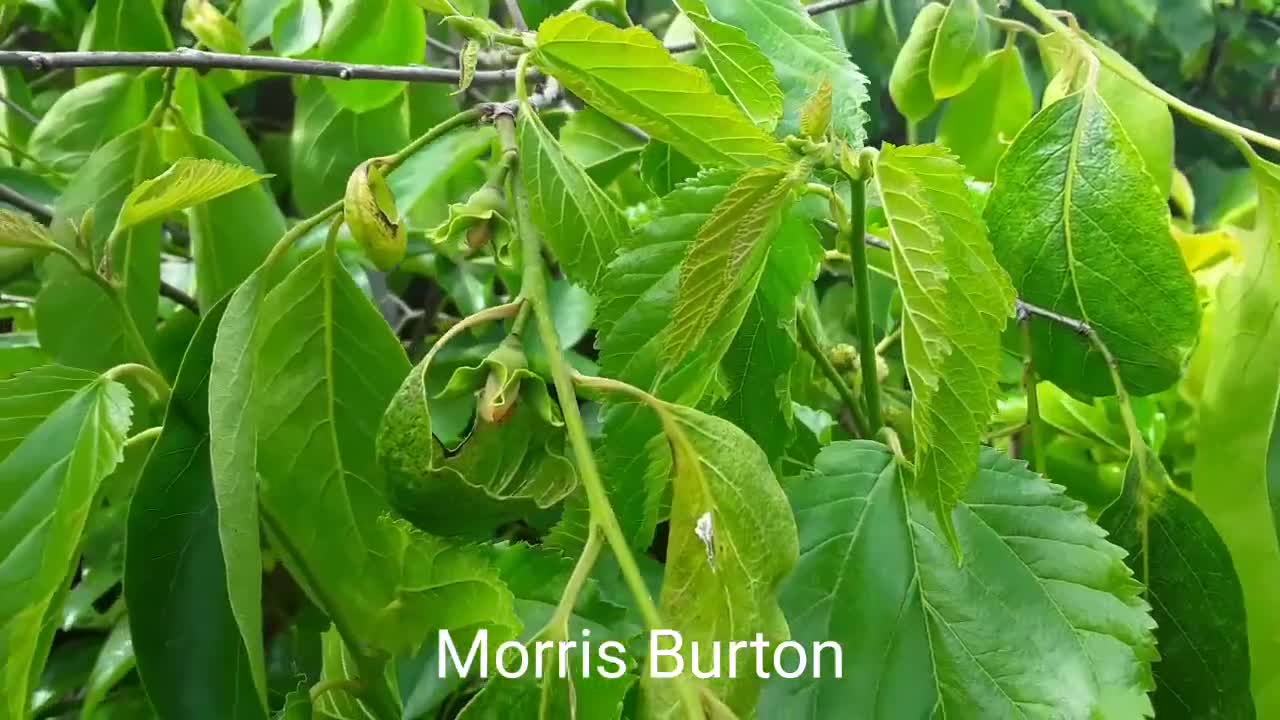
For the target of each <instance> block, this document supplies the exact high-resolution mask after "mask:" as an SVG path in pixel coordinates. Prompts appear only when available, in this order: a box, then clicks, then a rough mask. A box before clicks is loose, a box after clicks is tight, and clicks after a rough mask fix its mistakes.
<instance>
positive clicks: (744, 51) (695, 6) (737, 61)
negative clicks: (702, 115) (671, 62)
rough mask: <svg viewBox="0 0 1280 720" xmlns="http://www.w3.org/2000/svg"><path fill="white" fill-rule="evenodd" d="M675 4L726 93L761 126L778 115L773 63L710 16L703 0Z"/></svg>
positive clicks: (779, 95) (771, 122)
mask: <svg viewBox="0 0 1280 720" xmlns="http://www.w3.org/2000/svg"><path fill="white" fill-rule="evenodd" d="M676 7H678V8H680V10H681V11H682V12H683V13H684V14H685V16H686V17H688V18H689V20H690V21H691V22H692V23H693V28H694V33H695V35H696V37H697V39H698V45H699V47H701V48H702V51H703V52H704V53H706V57H707V62H709V63H710V64H711V69H712V70H713V71H714V72H715V74H716V76H717V77H719V78H720V81H721V82H722V83H723V84H724V87H725V89H726V90H727V91H728V94H729V97H731V98H733V100H734V102H736V103H737V104H738V107H739V108H740V109H741V110H742V111H743V112H744V113H746V114H747V117H749V118H751V120H752V121H753V122H755V124H756V125H759V126H760V127H762V128H764V129H765V130H773V128H774V127H775V126H776V125H777V124H778V119H779V118H781V117H782V88H780V87H779V86H778V79H777V78H776V77H774V75H773V67H772V66H771V65H770V64H769V59H768V58H767V57H765V55H764V53H762V52H760V48H758V47H756V46H755V45H754V44H753V43H752V42H751V40H750V39H748V38H747V34H746V33H744V32H743V31H742V30H740V29H739V28H736V27H734V26H732V25H726V24H724V23H722V22H719V21H717V20H716V19H714V18H712V17H711V11H710V10H709V9H708V8H707V4H706V2H705V1H704V0H676Z"/></svg>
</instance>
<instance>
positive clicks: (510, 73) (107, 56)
mask: <svg viewBox="0 0 1280 720" xmlns="http://www.w3.org/2000/svg"><path fill="white" fill-rule="evenodd" d="M4 66H19V67H28V68H31V69H32V70H35V71H37V72H41V71H45V70H54V69H58V68H75V67H112V68H121V67H183V68H195V69H197V70H212V69H215V68H222V69H230V70H251V71H254V72H263V73H281V74H285V75H316V76H320V77H332V78H338V79H340V80H396V81H400V82H437V83H456V82H458V77H459V75H458V71H457V70H450V69H448V68H437V67H428V66H426V65H363V64H358V63H340V62H326V61H322V60H299V59H295V58H280V57H267V56H263V55H235V54H231V53H215V52H205V51H203V50H192V49H190V48H179V49H178V50H174V51H172V52H50V53H41V52H29V51H25V50H13V51H5V52H0V67H4ZM514 77H515V71H514V70H512V69H502V70H480V71H477V72H476V74H475V77H474V78H473V79H472V82H473V83H475V84H477V85H483V84H494V83H504V82H509V81H511V80H512V79H513V78H514Z"/></svg>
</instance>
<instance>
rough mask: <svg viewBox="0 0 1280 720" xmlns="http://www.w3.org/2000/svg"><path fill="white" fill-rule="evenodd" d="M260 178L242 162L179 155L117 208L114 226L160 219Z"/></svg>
mask: <svg viewBox="0 0 1280 720" xmlns="http://www.w3.org/2000/svg"><path fill="white" fill-rule="evenodd" d="M262 179H263V176H262V175H259V174H258V173H256V172H254V171H253V169H251V168H247V167H245V166H243V165H237V164H235V163H231V162H224V161H221V160H205V159H194V158H181V159H179V160H178V161H177V162H175V163H174V164H173V165H171V166H170V167H169V169H168V170H165V171H164V172H163V173H162V174H160V175H158V176H156V177H154V178H151V179H150V180H147V181H145V182H143V183H142V184H140V185H138V186H137V187H135V188H134V189H133V191H132V192H130V193H129V195H128V197H126V198H125V199H124V205H123V206H121V208H120V217H119V219H117V220H116V226H117V228H120V229H125V228H130V227H133V226H135V225H141V224H143V223H145V222H149V221H151V220H159V219H161V218H163V217H165V216H166V215H170V214H173V213H176V212H179V211H181V210H186V209H187V208H191V207H195V206H196V205H199V204H201V203H205V202H208V201H210V200H213V199H215V198H218V197H222V196H223V195H226V194H227V193H230V192H235V191H236V190H239V189H241V188H244V187H248V186H250V185H253V184H255V183H257V182H258V181H259V180H262Z"/></svg>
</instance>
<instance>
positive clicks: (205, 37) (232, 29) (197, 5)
mask: <svg viewBox="0 0 1280 720" xmlns="http://www.w3.org/2000/svg"><path fill="white" fill-rule="evenodd" d="M182 27H183V28H184V29H186V30H187V31H188V32H190V33H191V34H192V35H194V36H195V37H196V40H198V41H200V42H201V43H203V44H204V45H205V46H207V47H208V48H209V49H211V50H214V51H216V52H224V53H239V54H241V55H243V54H246V53H248V52H249V46H248V44H246V43H245V41H244V34H243V33H241V32H240V28H239V26H237V25H236V24H235V23H233V22H231V20H229V19H227V16H226V15H223V14H222V11H221V10H219V9H218V8H217V7H216V6H215V5H214V4H213V3H212V2H209V0H186V2H184V3H183V5H182Z"/></svg>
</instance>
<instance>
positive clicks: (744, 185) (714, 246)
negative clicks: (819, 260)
mask: <svg viewBox="0 0 1280 720" xmlns="http://www.w3.org/2000/svg"><path fill="white" fill-rule="evenodd" d="M794 182H795V181H794V179H793V177H792V176H791V174H790V173H789V172H788V171H786V170H785V169H781V168H765V169H760V170H755V171H752V172H750V173H747V174H746V175H743V176H742V177H741V178H739V179H738V180H737V181H736V182H734V184H733V186H732V187H731V188H729V192H728V193H726V194H725V196H724V199H723V200H721V201H720V202H719V203H718V204H717V205H716V207H715V209H714V210H713V211H712V213H711V216H710V217H708V218H707V221H706V222H705V223H704V224H703V225H702V227H700V228H699V229H698V235H697V237H696V238H694V241H693V243H692V244H690V245H689V251H688V254H687V255H686V256H685V259H684V262H683V263H682V264H681V266H680V283H679V286H678V288H677V290H676V302H675V306H674V307H673V308H672V313H671V322H670V324H669V325H668V326H667V331H666V343H667V346H666V353H667V357H668V358H669V359H670V361H671V362H672V363H677V362H679V361H680V360H682V359H683V358H684V357H685V356H686V355H687V354H689V353H690V352H692V351H693V349H694V348H695V347H697V346H698V345H699V344H700V343H701V342H702V339H703V337H704V336H705V335H706V333H707V331H708V330H709V329H710V328H711V327H712V326H713V325H715V323H716V321H717V320H718V319H719V318H720V317H721V316H722V315H733V314H735V313H736V314H738V316H739V317H741V309H740V308H735V307H734V306H733V305H732V304H730V302H729V301H730V300H731V299H732V298H737V299H739V301H741V300H743V299H745V298H749V297H750V295H751V293H752V292H754V289H755V285H756V283H757V282H758V281H759V277H760V271H761V269H763V267H764V260H765V257H766V256H767V254H768V245H767V244H766V243H767V240H768V238H769V235H770V233H771V232H772V231H773V230H774V229H775V228H776V227H777V224H778V222H779V221H780V220H781V217H782V210H783V207H784V206H785V204H786V201H787V199H788V197H789V196H790V194H791V189H792V187H793V184H794ZM739 288H746V291H745V292H743V291H741V290H739Z"/></svg>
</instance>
